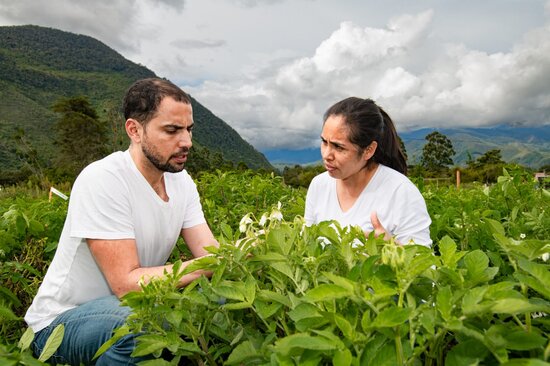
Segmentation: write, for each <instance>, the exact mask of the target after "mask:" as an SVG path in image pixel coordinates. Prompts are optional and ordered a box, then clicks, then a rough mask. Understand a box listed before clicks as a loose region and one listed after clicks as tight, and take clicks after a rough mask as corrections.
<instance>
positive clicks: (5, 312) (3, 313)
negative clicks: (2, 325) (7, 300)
mask: <svg viewBox="0 0 550 366" xmlns="http://www.w3.org/2000/svg"><path fill="white" fill-rule="evenodd" d="M0 319H3V320H18V319H19V318H18V317H17V315H15V314H14V313H13V311H12V310H11V309H9V308H7V307H5V306H3V305H0Z"/></svg>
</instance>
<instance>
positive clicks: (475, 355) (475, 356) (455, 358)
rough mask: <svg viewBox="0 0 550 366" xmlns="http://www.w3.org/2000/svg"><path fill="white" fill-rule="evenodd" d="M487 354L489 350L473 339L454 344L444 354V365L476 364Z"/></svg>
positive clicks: (462, 365)
mask: <svg viewBox="0 0 550 366" xmlns="http://www.w3.org/2000/svg"><path fill="white" fill-rule="evenodd" d="M488 354H489V350H488V349H487V348H486V347H485V346H484V345H483V343H481V342H479V341H478V340H475V339H469V340H467V341H464V342H461V343H459V344H457V345H456V346H454V347H453V348H452V349H451V350H450V351H449V352H448V353H447V355H446V356H445V366H469V365H472V366H476V365H479V363H480V362H481V361H483V360H484V359H485V357H486V356H487V355H488Z"/></svg>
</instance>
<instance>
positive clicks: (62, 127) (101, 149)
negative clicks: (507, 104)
mask: <svg viewBox="0 0 550 366" xmlns="http://www.w3.org/2000/svg"><path fill="white" fill-rule="evenodd" d="M51 108H52V110H53V111H54V112H56V113H57V114H58V116H59V118H58V120H57V123H56V124H55V126H54V131H55V134H56V136H55V139H54V145H55V150H56V157H55V158H54V159H53V161H51V162H45V161H42V160H41V158H40V155H39V154H38V152H37V150H36V149H35V148H34V146H33V145H32V143H31V141H30V140H29V139H28V138H27V136H26V135H25V133H24V131H23V130H22V129H19V130H18V132H17V133H16V134H15V136H14V139H15V141H16V145H17V155H18V156H19V158H20V159H21V160H22V161H23V162H24V167H23V169H19V170H17V171H13V172H3V173H2V174H1V176H0V185H2V184H13V183H17V182H20V181H25V180H29V179H30V180H31V181H34V182H35V183H37V184H40V185H44V186H48V185H50V184H52V183H58V182H69V183H72V182H73V181H74V179H75V178H76V176H77V175H78V173H79V172H80V171H81V170H82V169H83V168H84V167H85V166H86V165H88V164H90V163H91V162H93V161H95V160H98V159H100V158H102V157H104V156H106V155H108V154H109V153H111V152H114V151H120V150H124V149H126V148H127V147H128V145H129V140H128V138H127V136H126V132H125V129H124V119H123V117H122V115H121V114H120V112H119V111H117V109H116V108H107V109H105V110H103V115H104V116H105V117H103V118H100V116H99V114H98V113H97V111H96V110H95V109H94V108H93V106H92V105H91V103H90V101H89V100H88V99H87V98H86V97H83V96H77V97H72V98H62V99H59V100H58V101H57V102H56V103H54V105H53V106H52V107H51ZM425 139H426V144H425V145H424V147H423V149H422V156H421V159H420V163H419V164H417V165H411V166H409V176H411V177H423V178H443V179H445V178H446V179H450V180H452V179H454V177H455V172H456V170H460V172H461V181H462V182H473V181H478V182H483V183H493V182H495V181H496V179H497V178H498V176H500V175H502V169H503V168H504V167H505V166H506V165H507V164H506V162H504V161H503V160H502V156H501V151H500V150H498V149H493V150H489V151H487V152H485V153H484V154H483V155H481V156H479V157H478V158H476V159H473V158H472V157H471V156H469V159H468V162H467V164H466V166H465V167H456V166H453V164H454V162H453V156H454V155H455V150H454V147H453V144H452V142H451V140H450V139H449V138H448V137H447V136H445V135H444V134H442V133H440V132H438V131H435V132H432V133H430V134H428V135H427V136H426V137H425ZM400 143H401V148H402V150H403V152H404V153H405V156H406V151H405V145H404V143H403V141H402V140H401V139H400ZM543 168H544V167H543ZM549 168H550V167H549ZM186 169H187V170H188V171H189V172H190V173H191V174H192V175H193V176H195V177H198V176H199V175H200V174H201V172H204V171H214V170H235V169H237V170H246V169H248V166H247V165H246V164H245V163H243V162H240V163H238V164H235V163H233V162H232V161H229V160H227V159H224V157H223V156H222V154H221V153H220V152H217V151H211V150H209V149H208V148H206V147H204V146H201V145H200V144H199V143H197V142H194V146H193V148H192V150H191V153H190V158H189V161H188V163H187V165H186ZM548 170H550V169H548ZM323 171H324V167H323V166H322V165H317V166H301V165H295V166H293V167H285V168H284V169H283V171H282V172H280V174H281V175H282V176H283V179H284V182H285V183H286V184H288V185H290V186H294V187H304V188H307V187H308V186H309V184H310V182H311V180H312V179H313V177H315V176H316V175H318V174H320V173H321V172H323Z"/></svg>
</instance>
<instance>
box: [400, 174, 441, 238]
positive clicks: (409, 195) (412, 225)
mask: <svg viewBox="0 0 550 366" xmlns="http://www.w3.org/2000/svg"><path fill="white" fill-rule="evenodd" d="M396 203H398V205H399V207H394V209H393V210H394V215H396V219H395V222H396V223H397V225H396V228H395V231H394V232H393V235H395V236H396V238H397V241H398V242H400V243H401V244H408V243H409V242H410V241H411V240H412V241H413V242H414V243H415V244H420V245H424V246H428V247H429V246H431V244H432V240H431V238H430V224H431V222H432V221H431V219H430V215H429V214H428V210H427V208H426V202H425V201H424V197H422V194H421V193H420V191H419V190H418V188H416V186H414V184H412V183H410V184H404V185H402V186H400V187H399V189H398V190H397V192H396Z"/></svg>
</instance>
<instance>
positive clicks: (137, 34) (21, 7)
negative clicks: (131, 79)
mask: <svg viewBox="0 0 550 366" xmlns="http://www.w3.org/2000/svg"><path fill="white" fill-rule="evenodd" d="M184 4H185V1H183V0H154V1H152V2H149V3H145V2H143V1H136V0H94V1H87V0H71V1H67V0H48V1H47V2H43V3H42V4H40V3H37V2H36V1H33V0H17V1H12V0H0V14H1V15H0V19H5V21H9V22H10V23H12V24H35V25H42V26H47V27H52V28H57V29H61V30H66V31H70V32H74V33H81V34H85V35H90V36H93V37H95V38H97V39H99V40H100V41H102V42H104V43H106V44H107V45H109V46H110V47H112V48H115V49H117V50H119V51H134V52H138V51H139V49H140V41H141V39H143V38H149V37H150V38H155V37H156V32H155V31H154V27H152V26H151V25H147V24H143V23H142V22H141V18H140V16H139V15H140V13H141V11H142V7H158V6H159V5H160V6H161V7H165V8H168V9H170V8H172V9H176V10H178V11H179V10H181V9H183V7H184Z"/></svg>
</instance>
